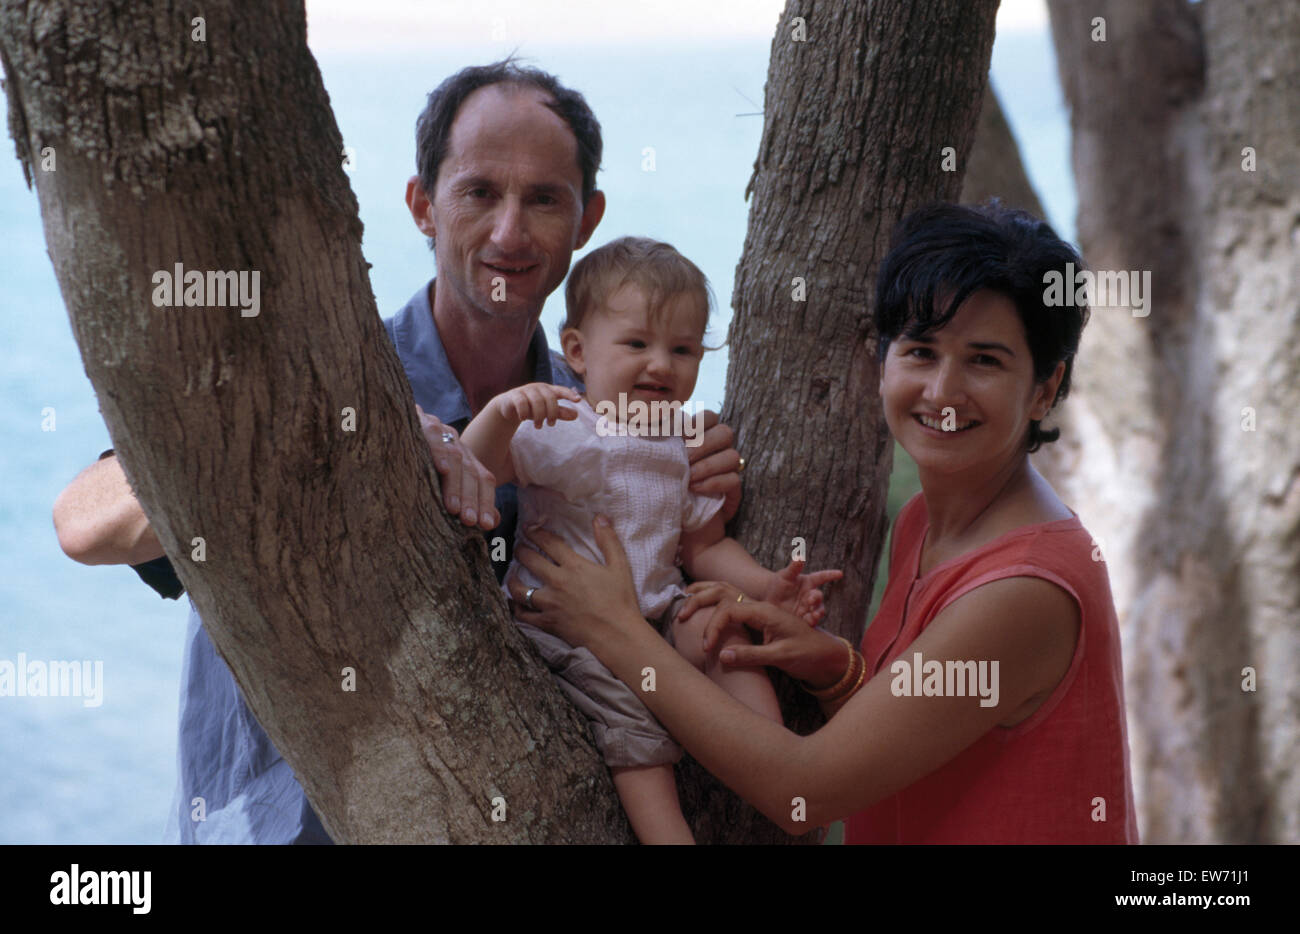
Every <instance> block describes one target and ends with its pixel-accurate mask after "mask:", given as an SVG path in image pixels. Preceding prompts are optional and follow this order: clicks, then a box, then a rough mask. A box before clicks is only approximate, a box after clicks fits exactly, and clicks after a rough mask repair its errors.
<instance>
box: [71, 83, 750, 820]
mask: <svg viewBox="0 0 1300 934" xmlns="http://www.w3.org/2000/svg"><path fill="white" fill-rule="evenodd" d="M416 142H417V163H418V169H419V174H418V175H417V176H414V177H412V178H411V179H410V180H409V181H408V182H407V186H406V203H407V205H408V207H409V208H410V211H411V216H412V218H413V219H414V220H415V224H416V226H417V227H418V228H419V229H420V230H421V231H422V232H423V233H424V234H425V235H426V236H428V237H429V238H430V239H431V241H432V244H433V249H434V251H435V257H436V261H437V269H438V275H439V279H438V280H434V281H431V282H429V283H428V284H427V285H426V286H424V287H422V288H421V289H420V291H419V292H417V293H416V295H415V296H414V297H413V298H412V299H411V300H410V301H409V302H408V303H407V304H406V306H405V307H403V308H402V309H401V310H400V311H399V312H398V313H397V314H396V315H394V316H393V317H392V318H390V319H388V320H387V321H385V322H384V324H385V327H386V328H387V330H388V334H389V337H390V338H391V339H392V341H393V344H394V346H395V348H396V349H397V354H398V357H399V358H400V359H401V361H402V365H403V367H404V368H405V370H406V374H407V378H408V380H409V381H410V384H411V389H412V392H413V394H414V396H415V401H416V404H417V406H418V407H419V409H420V422H421V427H422V430H423V432H424V436H425V438H426V440H427V441H428V443H429V446H430V449H431V451H432V454H433V459H434V464H435V466H436V467H437V470H438V472H439V474H440V475H441V476H442V490H443V499H444V502H445V503H446V505H447V508H448V510H449V511H450V512H452V513H453V514H456V515H458V516H459V517H460V519H461V521H462V522H463V523H465V524H466V525H471V526H478V527H479V528H481V529H483V530H485V532H486V534H488V535H490V536H496V535H500V536H502V537H503V538H504V540H505V542H506V544H507V550H508V549H509V547H510V546H511V545H512V544H513V541H514V510H515V500H514V488H513V487H509V486H503V487H501V488H499V489H494V486H493V482H492V478H491V475H490V474H489V473H488V472H487V471H486V470H485V469H484V468H483V467H482V465H480V464H479V463H478V462H477V461H476V460H475V459H474V458H473V456H472V455H470V454H469V453H468V452H467V451H466V450H465V449H464V448H463V447H462V446H461V444H460V442H459V429H461V428H463V427H464V425H465V424H466V423H467V422H468V421H469V419H470V417H472V416H473V415H474V414H475V413H476V412H478V411H479V409H481V408H482V407H483V406H484V405H486V403H487V402H488V401H489V400H490V399H492V397H493V396H496V395H498V394H499V393H502V392H504V391H506V390H507V389H510V388H513V387H514V386H518V385H521V384H523V383H527V382H534V381H542V382H556V383H561V384H564V385H568V386H578V385H579V384H578V382H577V380H576V379H575V377H574V376H573V374H572V373H570V372H569V371H568V368H567V367H565V365H564V363H563V360H562V358H560V357H559V356H558V355H553V354H552V353H551V351H550V348H549V346H548V345H547V342H546V336H545V334H544V333H543V331H542V329H541V328H540V327H538V326H537V322H538V318H539V316H540V315H541V311H542V306H543V304H544V303H545V301H546V297H547V296H548V295H550V294H551V293H552V292H553V291H555V289H556V288H558V287H559V285H560V283H561V282H562V281H563V280H564V276H565V273H566V272H567V271H568V268H569V263H570V261H571V259H572V255H573V251H574V250H575V249H578V248H580V247H581V246H583V245H584V244H585V243H586V242H587V240H588V239H589V238H590V237H591V234H592V232H593V231H594V230H595V228H596V226H597V224H599V223H600V219H601V216H602V215H603V214H604V210H605V196H604V194H603V193H602V192H600V191H598V190H596V187H595V177H596V171H597V169H598V168H599V166H600V155H601V138H600V125H599V123H597V121H596V118H595V116H594V115H593V114H592V112H591V110H590V108H589V107H588V106H587V103H586V101H585V100H584V99H583V97H582V95H580V94H578V93H576V92H574V91H570V90H569V89H567V88H564V87H562V86H561V85H560V84H559V83H558V82H557V81H556V80H555V78H553V77H552V76H550V75H548V74H545V73H543V72H541V71H538V70H536V69H531V68H521V67H519V66H517V65H515V64H514V63H513V62H511V61H509V60H507V61H504V62H499V63H496V64H494V65H487V66H482V67H475V68H466V69H463V70H462V71H460V72H458V73H457V74H455V75H453V76H452V77H450V78H448V79H447V80H446V81H444V82H443V83H442V84H441V85H440V86H439V87H438V88H437V89H436V90H435V91H434V92H433V93H432V94H430V95H429V100H428V104H427V106H426V107H425V110H424V112H423V113H422V114H421V116H420V118H419V121H418V122H417V125H416ZM710 422H716V417H714V418H712V419H710ZM110 454H111V452H105V454H104V455H101V459H100V461H99V462H98V463H96V464H92V465H91V466H90V467H88V468H87V469H86V470H85V471H83V472H82V473H81V474H80V475H79V476H78V477H77V478H76V479H75V480H74V481H73V482H72V483H71V484H70V485H69V486H68V488H67V489H66V490H64V491H63V493H62V494H61V495H60V496H59V499H58V501H57V502H56V503H55V506H54V522H55V527H56V529H57V531H58V535H59V543H60V545H61V546H62V547H63V550H64V551H65V552H66V553H67V554H68V555H69V556H70V557H72V558H74V559H75V560H78V561H81V562H83V563H86V564H130V565H132V566H133V567H135V569H136V570H137V572H138V573H140V575H141V577H143V578H144V579H145V580H146V582H148V583H149V584H150V585H151V586H153V587H154V588H155V589H156V590H158V592H159V593H160V594H161V595H163V596H166V597H172V598H175V597H178V596H179V595H180V593H181V592H182V588H181V585H180V581H179V579H177V578H176V575H175V573H174V571H173V569H172V567H171V565H170V562H168V560H167V558H166V557H165V556H164V555H163V551H162V547H161V545H159V543H158V539H157V537H156V536H155V535H154V534H153V532H152V531H151V530H150V529H149V524H148V521H147V520H146V519H145V517H144V513H143V512H142V511H141V509H140V506H139V504H138V503H137V502H136V500H135V497H134V495H133V494H132V492H131V490H130V487H129V485H128V484H127V482H126V478H125V475H124V474H123V473H122V469H121V467H120V466H119V465H118V463H117V460H116V458H115V457H110V456H109V455H110ZM691 456H692V463H693V467H692V479H693V480H694V481H695V483H694V485H693V487H694V489H696V490H697V491H700V492H705V493H724V494H726V496H727V505H726V507H724V509H725V511H726V515H728V516H731V515H733V514H734V513H735V509H736V505H737V503H738V501H739V492H740V478H739V474H738V472H737V469H738V466H739V463H740V460H739V456H738V455H737V454H736V452H735V451H734V450H732V449H731V432H730V431H729V430H728V429H727V428H726V427H725V426H721V425H716V424H712V426H711V427H710V428H709V430H708V431H707V432H706V433H705V436H704V443H703V444H702V445H700V446H699V447H698V448H693V449H692V451H691ZM507 558H508V556H507ZM508 563H509V562H508V560H507V561H506V562H504V563H503V562H497V563H496V570H497V573H498V576H500V575H501V574H502V573H504V571H505V568H506V566H507V565H508ZM181 695H182V696H181V724H180V742H179V745H180V791H179V797H178V802H177V805H178V806H177V808H176V809H175V810H176V812H177V813H176V817H177V818H178V821H179V825H180V826H179V832H180V839H181V840H182V841H183V842H196V843H197V842H223V843H328V842H330V841H329V838H328V836H327V835H326V833H325V830H324V828H323V827H322V826H321V823H320V820H319V819H318V818H317V816H316V814H315V813H314V812H313V811H312V809H311V806H310V804H308V802H307V798H306V796H305V795H304V794H303V792H302V789H301V787H300V786H299V784H298V782H297V779H296V778H295V777H294V776H293V773H292V771H291V770H290V769H289V766H288V763H286V762H285V761H284V759H283V758H281V756H280V754H279V753H278V752H277V751H276V749H275V747H274V746H273V745H272V743H271V741H270V740H269V738H267V736H266V734H265V732H263V730H262V729H261V727H260V726H259V725H258V724H257V722H256V720H255V719H254V718H253V717H252V714H251V712H250V711H249V710H248V708H247V706H246V705H245V703H244V700H243V698H242V697H241V696H240V693H239V689H238V687H237V686H236V685H235V681H234V678H233V677H232V676H231V674H230V671H229V669H228V668H227V667H226V665H225V663H224V662H223V661H222V660H221V659H220V657H219V656H218V655H217V653H216V650H215V649H214V648H213V646H212V643H211V641H210V640H209V639H208V636H207V633H206V632H205V631H204V630H203V626H202V621H201V620H199V618H198V615H197V613H195V612H194V611H193V608H192V607H191V611H190V628H189V633H188V635H187V643H186V656H185V664H184V670H183V672H182V685H181ZM200 818H201V819H200Z"/></svg>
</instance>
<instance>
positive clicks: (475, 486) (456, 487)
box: [415, 405, 501, 529]
mask: <svg viewBox="0 0 1300 934" xmlns="http://www.w3.org/2000/svg"><path fill="white" fill-rule="evenodd" d="M415 411H416V413H417V414H418V415H419V416H420V430H421V431H422V432H424V440H425V442H426V443H428V445H429V453H431V454H432V455H433V466H434V467H435V468H437V471H438V473H440V474H441V475H442V501H443V504H444V505H445V506H446V507H447V511H448V512H449V513H451V514H452V515H453V516H460V521H461V522H463V523H464V524H465V525H477V526H479V527H480V528H484V529H494V528H496V527H497V524H498V523H499V522H500V521H501V517H500V516H499V515H497V510H496V488H497V485H496V478H495V477H493V476H492V472H491V471H489V470H488V469H487V468H486V467H484V466H483V465H482V464H480V463H479V462H478V459H477V458H475V457H474V455H473V454H471V453H470V452H469V450H468V449H467V448H466V447H465V446H464V445H463V444H461V443H460V435H459V434H458V433H457V431H456V429H454V428H452V427H451V426H450V425H444V424H443V423H442V422H441V421H440V420H439V419H437V418H435V417H434V416H432V415H430V414H428V413H427V412H425V411H424V409H422V408H420V407H419V406H418V405H417V406H416V407H415Z"/></svg>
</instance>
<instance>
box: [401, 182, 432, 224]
mask: <svg viewBox="0 0 1300 934" xmlns="http://www.w3.org/2000/svg"><path fill="white" fill-rule="evenodd" d="M406 207H407V209H408V210H409V211H410V212H411V218H412V219H413V220H414V221H415V226H416V227H419V228H420V233H422V234H424V235H425V236H426V237H429V238H433V237H436V236H437V231H436V230H434V226H433V205H432V204H431V203H430V202H429V197H428V195H426V194H425V193H424V186H423V185H421V184H420V176H418V175H412V176H411V177H410V178H408V179H407V180H406Z"/></svg>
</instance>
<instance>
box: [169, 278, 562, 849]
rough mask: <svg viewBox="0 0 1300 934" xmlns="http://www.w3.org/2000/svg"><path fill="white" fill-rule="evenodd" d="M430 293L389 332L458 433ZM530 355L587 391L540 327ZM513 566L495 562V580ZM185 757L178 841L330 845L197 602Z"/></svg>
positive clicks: (417, 390) (506, 514) (548, 376)
mask: <svg viewBox="0 0 1300 934" xmlns="http://www.w3.org/2000/svg"><path fill="white" fill-rule="evenodd" d="M431 285H432V283H430V285H427V286H425V287H424V288H421V289H420V291H419V292H417V293H416V294H415V295H414V296H413V297H412V298H411V300H410V301H409V302H407V303H406V305H405V306H404V307H403V308H402V310H401V311H399V312H398V313H397V314H395V315H394V316H393V317H391V318H389V319H388V320H386V321H385V322H384V327H385V328H386V329H387V331H388V336H389V338H390V339H391V340H392V342H393V346H394V347H395V348H396V349H397V356H398V358H399V359H400V360H401V361H402V366H403V368H404V369H405V370H406V378H407V379H408V380H409V381H410V384H411V391H412V393H413V395H414V396H415V401H416V403H417V404H418V405H419V406H420V408H422V409H424V411H425V412H427V413H429V414H430V415H433V416H436V417H437V418H438V419H440V420H441V421H443V422H444V423H446V424H448V425H452V426H453V427H455V428H456V429H457V430H460V429H463V428H464V427H465V425H466V424H467V423H468V422H469V418H470V416H471V415H472V414H473V413H471V411H470V407H469V400H468V399H466V397H465V391H464V390H463V389H462V388H461V385H460V382H459V381H458V380H457V379H456V376H455V374H454V373H453V372H452V369H451V363H450V361H449V360H448V359H447V352H446V350H445V349H444V348H443V343H442V338H441V336H440V335H439V333H438V328H437V326H436V325H435V324H434V321H433V310H432V308H430V306H429V289H430V286H431ZM531 354H532V357H533V359H534V360H535V361H536V365H535V367H534V372H533V380H534V381H536V382H545V383H558V384H559V385H562V386H570V387H572V388H575V389H578V390H581V389H582V384H581V382H579V381H578V380H577V379H576V378H575V377H574V375H573V373H572V372H570V370H569V368H568V367H567V366H566V365H565V363H564V360H563V358H562V357H560V356H559V355H558V354H555V353H553V352H552V351H551V349H550V347H549V346H548V345H547V342H546V335H545V334H544V333H543V331H542V328H541V326H540V325H538V326H537V328H536V329H535V330H534V331H533V339H532V345H531ZM497 509H498V511H499V512H500V513H501V517H502V520H501V525H500V526H498V527H497V528H496V529H494V530H493V531H491V532H489V533H487V534H488V536H490V537H491V536H497V535H500V536H502V537H504V539H505V541H506V548H507V552H509V550H510V549H511V548H512V547H513V545H514V522H515V515H516V511H517V502H516V497H515V489H514V487H513V486H501V487H498V488H497ZM507 564H508V561H507V562H504V563H503V562H497V563H496V564H495V570H496V572H497V576H498V578H500V576H501V575H502V574H503V573H504V571H505V568H506V566H507ZM179 750H180V781H179V789H178V794H177V799H178V800H177V802H176V805H175V806H174V807H173V814H174V815H175V817H176V819H177V820H178V822H179V839H180V842H182V843H329V842H330V839H329V836H328V835H327V834H326V833H325V828H324V827H323V826H322V825H321V822H320V819H319V818H318V817H317V816H316V814H315V812H314V811H312V808H311V805H310V804H309V803H308V802H307V796H306V795H305V794H303V791H302V787H301V786H300V785H299V784H298V780H297V778H295V777H294V774H293V771H292V770H291V769H290V768H289V764H288V763H287V762H285V761H284V759H283V758H282V757H281V756H280V753H279V752H278V751H277V750H276V748H275V746H274V745H273V744H272V743H271V740H270V738H269V737H268V736H267V735H266V733H265V732H264V731H263V730H262V728H261V726H260V725H258V723H257V721H256V720H255V719H254V718H253V714H252V712H251V711H250V710H249V709H248V705H247V704H245V703H244V698H243V697H242V696H241V695H240V693H239V688H238V686H237V685H236V684H235V679H234V677H233V676H232V675H231V674H230V669H229V668H228V667H227V666H226V663H225V662H224V661H222V660H221V657H220V656H219V655H217V652H216V649H215V648H214V647H213V645H212V641H211V640H210V639H209V638H208V634H207V632H206V631H205V630H204V628H203V624H202V621H201V620H200V619H199V617H198V614H197V613H196V612H195V611H194V607H193V604H191V605H190V619H189V632H188V634H187V637H186V650H185V661H184V668H183V671H182V673H181V715H180V742H179ZM200 799H201V800H200ZM200 817H201V818H202V819H201V820H200V819H199V818H200ZM172 836H173V838H175V836H176V834H172Z"/></svg>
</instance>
